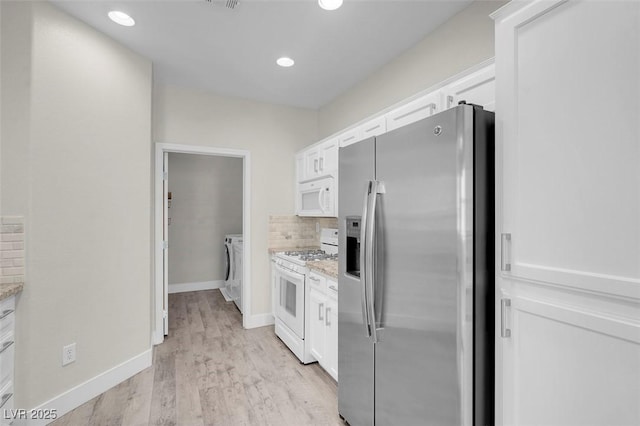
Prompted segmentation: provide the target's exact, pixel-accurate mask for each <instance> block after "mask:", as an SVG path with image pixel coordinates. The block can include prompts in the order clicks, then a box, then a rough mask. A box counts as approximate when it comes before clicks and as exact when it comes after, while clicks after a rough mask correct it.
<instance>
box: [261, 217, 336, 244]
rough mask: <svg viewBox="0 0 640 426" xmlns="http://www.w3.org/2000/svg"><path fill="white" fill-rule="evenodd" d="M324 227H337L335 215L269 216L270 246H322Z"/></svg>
mask: <svg viewBox="0 0 640 426" xmlns="http://www.w3.org/2000/svg"><path fill="white" fill-rule="evenodd" d="M316 224H318V227H319V228H320V229H322V228H337V227H338V219H337V218H335V217H300V216H269V248H270V249H287V248H292V249H293V248H302V247H320V233H319V232H316Z"/></svg>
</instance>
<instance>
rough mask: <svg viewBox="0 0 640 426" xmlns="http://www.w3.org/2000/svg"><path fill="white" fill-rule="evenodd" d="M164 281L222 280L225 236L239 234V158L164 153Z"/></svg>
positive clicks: (240, 181) (240, 167)
mask: <svg viewBox="0 0 640 426" xmlns="http://www.w3.org/2000/svg"><path fill="white" fill-rule="evenodd" d="M169 191H171V195H172V199H171V208H170V209H169V217H170V218H171V225H170V226H169V245H170V250H169V284H179V283H191V282H200V281H216V280H224V278H225V276H224V273H225V252H224V236H225V235H226V234H241V233H242V159H241V158H232V157H221V156H209V155H193V154H178V153H170V154H169Z"/></svg>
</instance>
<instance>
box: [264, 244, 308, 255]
mask: <svg viewBox="0 0 640 426" xmlns="http://www.w3.org/2000/svg"><path fill="white" fill-rule="evenodd" d="M319 248H320V247H318V246H313V247H310V246H306V247H299V246H291V247H278V248H271V247H269V254H276V253H279V252H281V251H297V250H318V249H319Z"/></svg>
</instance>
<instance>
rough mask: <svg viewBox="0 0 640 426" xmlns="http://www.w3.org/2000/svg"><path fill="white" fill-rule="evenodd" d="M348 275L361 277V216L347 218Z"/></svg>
mask: <svg viewBox="0 0 640 426" xmlns="http://www.w3.org/2000/svg"><path fill="white" fill-rule="evenodd" d="M346 257H347V271H346V272H347V274H349V275H353V276H354V277H358V278H359V277H360V216H348V217H347V256H346Z"/></svg>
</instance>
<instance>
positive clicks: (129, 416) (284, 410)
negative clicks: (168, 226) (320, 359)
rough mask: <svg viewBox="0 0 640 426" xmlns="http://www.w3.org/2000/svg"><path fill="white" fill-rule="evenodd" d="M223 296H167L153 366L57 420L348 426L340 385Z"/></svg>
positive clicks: (58, 424) (60, 425)
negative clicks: (245, 322)
mask: <svg viewBox="0 0 640 426" xmlns="http://www.w3.org/2000/svg"><path fill="white" fill-rule="evenodd" d="M241 321H242V318H241V315H240V313H239V312H238V310H237V309H236V307H235V305H234V304H233V303H232V302H229V303H227V302H225V301H224V298H223V297H222V295H221V294H220V292H219V291H218V290H207V291H198V292H190V293H178V294H171V295H169V336H168V337H167V338H166V339H165V341H164V343H162V344H161V345H159V346H156V347H155V349H154V356H153V365H152V366H151V367H150V368H148V369H146V370H144V371H142V372H141V373H139V374H137V375H136V376H134V377H132V378H130V379H129V380H126V381H125V382H123V383H121V384H119V385H118V386H116V387H114V388H112V389H110V390H109V391H107V392H105V393H103V394H102V395H100V396H98V397H96V398H94V399H92V400H91V401H89V402H87V403H86V404H84V405H82V406H80V407H78V408H76V409H75V410H73V411H71V412H70V413H68V414H67V415H65V416H63V417H61V418H60V419H58V420H57V421H56V422H55V423H53V424H54V425H56V426H65V425H73V426H76V425H109V426H116V425H127V426H128V425H295V426H299V425H342V424H343V423H342V421H341V420H340V418H339V416H338V407H337V398H336V394H337V385H336V383H335V382H334V381H333V379H331V377H330V376H329V375H328V374H327V373H326V372H325V371H324V370H323V369H322V368H321V367H320V366H318V364H317V363H316V364H310V365H302V364H300V362H299V361H298V359H297V358H296V357H295V355H293V354H292V353H291V352H290V351H289V349H288V348H287V347H286V346H285V345H284V344H283V343H282V342H281V341H280V339H278V338H277V337H276V335H275V334H274V331H273V326H270V327H261V328H256V329H251V330H244V329H243V328H242V325H241V324H242V322H241Z"/></svg>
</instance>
